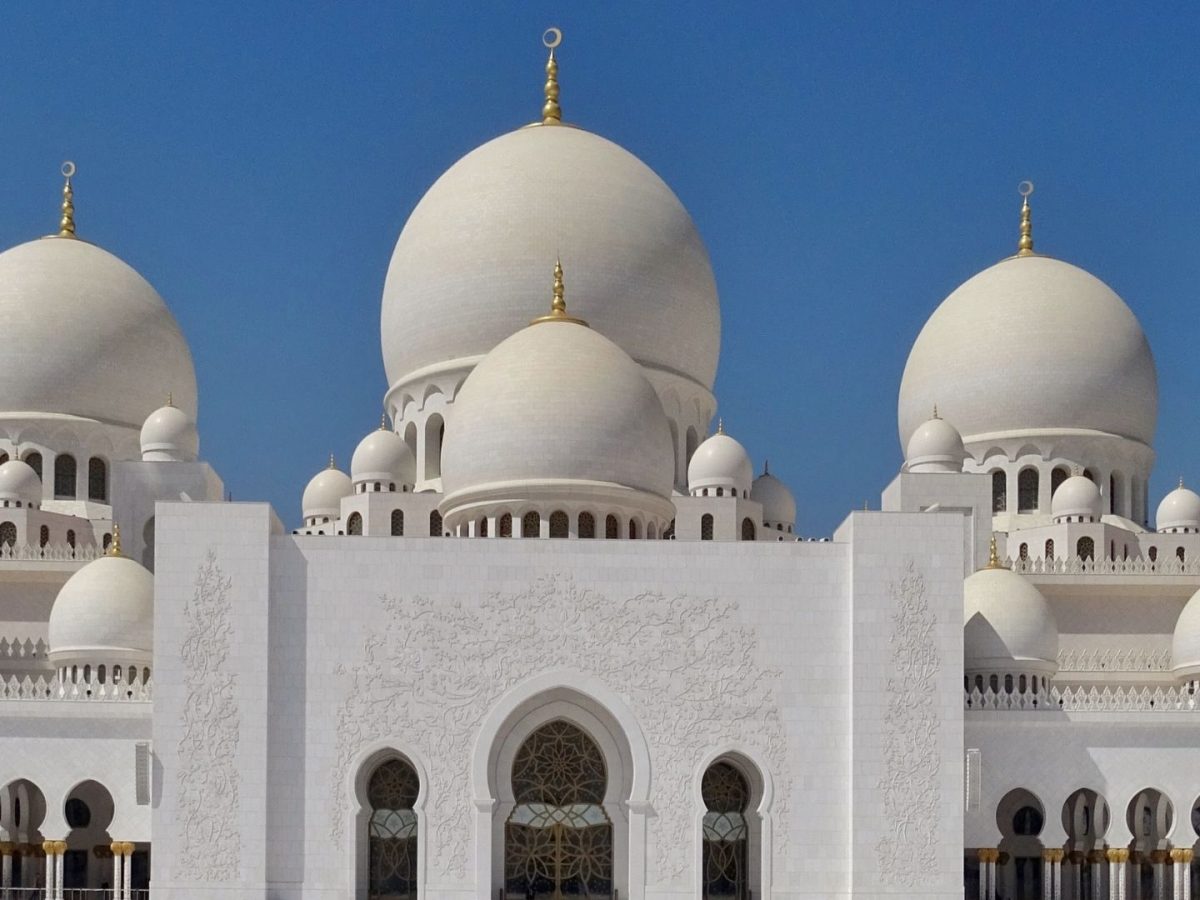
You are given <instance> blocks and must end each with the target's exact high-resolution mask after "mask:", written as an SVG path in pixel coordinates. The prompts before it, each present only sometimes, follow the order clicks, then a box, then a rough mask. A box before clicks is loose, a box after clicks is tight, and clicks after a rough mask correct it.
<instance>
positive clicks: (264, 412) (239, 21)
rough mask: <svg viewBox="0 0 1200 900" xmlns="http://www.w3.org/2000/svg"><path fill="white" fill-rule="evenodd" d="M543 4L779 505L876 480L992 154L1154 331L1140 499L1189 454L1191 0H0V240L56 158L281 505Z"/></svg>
mask: <svg viewBox="0 0 1200 900" xmlns="http://www.w3.org/2000/svg"><path fill="white" fill-rule="evenodd" d="M551 24H554V25H560V26H561V27H562V28H563V30H564V31H565V33H566V39H565V41H564V44H563V47H562V51H561V57H560V58H561V65H562V69H561V81H562V90H563V94H562V102H563V108H564V111H565V115H566V118H567V119H569V120H570V121H572V122H573V123H576V124H578V125H581V126H583V127H585V128H588V129H590V130H593V131H596V132H598V133H600V134H602V135H605V136H607V137H609V138H611V139H613V140H615V141H617V142H618V143H620V144H623V145H624V146H625V147H627V148H629V149H630V150H631V151H633V152H634V153H636V154H637V155H638V156H640V157H641V158H642V159H643V160H645V161H646V162H647V163H648V164H649V165H650V166H651V167H652V168H654V169H655V170H656V171H658V172H659V174H661V175H662V177H663V178H664V179H665V180H666V181H667V182H668V183H669V184H670V185H671V186H672V187H673V188H674V190H675V192H676V193H677V194H678V195H679V196H680V198H681V199H682V200H683V202H684V204H685V205H686V206H687V207H688V208H689V209H690V211H691V213H692V215H693V217H694V218H695V219H696V222H697V224H698V225H699V228H700V231H701V233H702V234H703V235H704V238H705V240H706V241H707V244H708V249H709V252H710V254H711V256H712V260H713V265H714V268H715V271H716V276H717V283H718V286H719V288H720V292H721V305H722V319H723V327H724V340H723V345H722V353H721V365H720V370H719V375H718V381H717V388H716V393H717V396H718V399H719V402H720V411H721V414H722V415H723V416H724V418H725V422H726V425H727V427H728V429H729V430H730V431H731V432H732V433H733V434H734V435H736V436H737V437H738V438H739V439H740V440H742V441H743V443H745V444H746V446H747V448H749V450H750V452H751V454H752V455H753V456H754V458H755V460H756V464H757V465H759V466H761V463H762V459H763V458H764V457H767V458H769V459H770V460H771V466H772V470H773V471H774V472H776V473H778V474H779V475H780V476H781V477H783V478H784V479H785V480H787V481H788V482H790V484H791V485H792V487H793V489H794V490H795V492H796V495H797V499H798V502H799V505H800V519H801V522H800V530H801V531H802V532H804V533H806V534H815V535H820V534H827V533H829V532H830V531H831V530H832V529H833V527H835V526H836V524H837V523H838V522H839V521H840V520H841V518H842V517H843V515H844V514H845V513H846V511H847V510H848V509H850V508H852V507H861V506H862V504H863V501H864V500H865V499H867V498H870V499H871V503H872V505H873V506H875V505H877V504H878V495H879V491H880V489H881V488H882V487H883V486H884V485H885V484H886V483H887V482H888V481H889V480H890V478H891V477H892V475H893V474H894V472H895V471H896V469H897V467H898V466H899V464H900V461H901V456H900V448H899V444H898V439H897V437H896V392H897V388H898V385H899V380H900V374H901V372H902V370H903V367H904V361H905V358H906V356H907V353H908V349H909V347H910V345H911V343H912V341H913V339H914V338H915V337H916V334H917V332H918V331H919V330H920V328H921V326H922V324H923V323H924V321H925V319H926V318H927V316H928V315H929V313H930V312H932V310H933V309H934V307H935V306H936V305H937V304H938V303H939V302H940V301H941V299H942V298H943V297H945V296H946V294H948V293H949V292H950V291H951V290H952V289H953V288H954V287H955V286H956V285H958V284H959V283H960V282H962V281H963V280H965V279H966V278H967V277H969V276H970V275H972V274H973V273H975V272H976V271H978V270H980V269H982V268H984V267H986V266H988V265H990V264H991V263H992V262H994V261H996V260H998V259H999V258H1000V257H1002V256H1005V255H1008V254H1010V253H1011V252H1013V249H1014V247H1015V241H1016V237H1017V211H1018V205H1019V202H1018V201H1019V198H1018V197H1017V195H1016V193H1015V188H1016V184H1017V182H1018V181H1020V180H1021V179H1023V178H1030V179H1032V180H1034V181H1035V182H1036V183H1037V186H1038V190H1037V194H1036V197H1035V224H1036V239H1037V246H1038V249H1039V250H1043V251H1045V252H1048V253H1052V254H1053V255H1056V256H1059V257H1061V258H1064V259H1067V260H1069V261H1071V262H1074V263H1076V264H1078V265H1081V266H1083V267H1084V268H1087V269H1089V270H1090V271H1092V272H1094V273H1095V274H1096V275H1098V276H1099V277H1100V278H1102V279H1104V280H1105V281H1106V282H1108V283H1109V284H1110V285H1111V286H1112V287H1113V288H1114V289H1115V290H1116V291H1117V292H1118V293H1119V294H1121V295H1122V296H1123V297H1124V298H1125V299H1126V301H1127V302H1128V303H1129V304H1130V306H1132V308H1133V309H1134V311H1135V312H1136V313H1137V315H1138V316H1139V318H1140V319H1141V322H1142V324H1143V326H1144V328H1145V329H1146V332H1147V334H1148V336H1149V339H1150V342H1151V345H1152V346H1153V348H1154V353H1155V356H1156V358H1157V362H1158V371H1159V381H1160V415H1159V428H1158V439H1157V449H1158V454H1159V461H1158V465H1157V467H1156V474H1155V478H1154V480H1153V482H1152V494H1153V497H1154V502H1155V503H1157V498H1158V497H1159V496H1161V494H1162V493H1163V492H1164V491H1165V490H1167V489H1168V488H1169V487H1170V486H1171V484H1172V483H1173V482H1174V480H1175V479H1176V478H1177V477H1178V476H1179V475H1180V474H1183V475H1185V476H1186V477H1188V478H1189V479H1190V480H1191V481H1192V482H1193V483H1197V484H1200V452H1198V450H1200V441H1198V440H1197V438H1198V437H1200V424H1198V418H1197V398H1198V397H1200V368H1198V367H1197V365H1196V352H1195V347H1196V346H1197V337H1198V336H1200V320H1198V318H1197V305H1198V304H1197V296H1196V294H1197V284H1198V283H1200V253H1198V252H1197V251H1198V249H1200V203H1198V202H1197V201H1198V200H1200V140H1198V138H1200V117H1198V116H1197V110H1198V109H1200V102H1198V101H1200V71H1198V70H1200V54H1197V52H1196V47H1197V46H1198V45H1200V27H1198V25H1200V13H1198V12H1197V8H1196V7H1195V6H1194V5H1187V4H1180V5H1176V6H1168V5H1163V4H1154V5H1153V6H1151V5H1150V4H1146V5H1135V4H1121V5H1117V4H1107V3H1054V4H1037V5H1034V4H1021V5H1014V4H964V3H958V2H954V3H949V2H948V3H904V4H901V3H891V4H889V3H882V2H878V3H862V4H848V3H834V4H828V3H823V4H812V5H807V6H800V5H798V4H793V3H778V4H774V3H757V4H753V5H749V4H732V3H725V4H716V3H696V2H694V0H693V2H691V3H678V4H668V3H660V4H654V5H650V4H643V3H636V4H635V3H614V2H604V3H599V2H596V3H591V2H589V3H585V2H573V3H547V2H536V0H530V2H520V3H516V2H512V3H495V2H492V3H478V4H472V5H460V4H452V3H447V2H436V3H435V2H429V3H424V2H422V3H401V2H390V3H383V2H374V3H371V2H356V3H334V2H322V3H316V2H297V0H286V2H284V0H272V2H264V0H255V2H253V3H247V2H238V3H225V2H221V3H218V2H203V3H201V2H187V3H184V2H172V3H158V4H151V3H127V4H116V3H107V4H81V3H77V2H73V3H57V2H38V3H5V4H3V6H2V7H0V85H3V87H0V135H2V136H3V140H2V142H0V246H3V247H7V246H11V245H13V244H16V243H19V242H22V241H25V240H28V239H30V238H33V237H35V236H37V235H40V234H44V233H47V232H48V231H49V230H51V228H52V227H53V225H54V224H55V222H56V220H57V204H58V190H59V178H58V175H57V171H58V166H59V163H60V162H61V161H62V160H63V159H66V158H70V159H74V160H75V161H76V162H77V163H78V165H79V176H78V177H77V179H76V206H77V210H78V221H79V228H80V234H81V235H82V236H84V237H87V238H88V239H90V240H93V241H95V242H96V243H99V244H100V245H102V246H104V247H106V248H107V249H109V250H111V251H113V252H115V253H116V254H117V255H119V256H121V257H122V258H124V259H125V260H126V261H128V262H129V263H130V264H131V265H133V266H134V267H135V268H137V269H138V270H139V271H141V272H142V273H143V274H144V275H145V276H146V277H147V278H148V279H149V280H150V281H151V283H153V284H154V285H155V287H157V288H158V290H159V292H160V293H161V294H162V295H163V296H164V297H165V298H166V299H167V301H168V303H169V304H170V305H171V308H172V309H173V311H174V313H175V315H176V317H177V318H178V319H179V321H180V323H181V324H182V327H183V330H184V333H185V334H186V336H187V338H188V340H189V342H190V344H191V347H192V352H193V354H194V357H195V362H196V369H197V373H198V376H199V381H200V410H201V411H200V429H201V449H202V453H203V455H204V456H205V457H206V458H207V459H209V460H210V461H211V462H212V463H213V464H214V466H215V467H216V468H217V470H218V471H219V472H220V473H221V474H222V476H223V477H224V478H225V481H226V484H227V485H228V487H229V488H230V490H231V491H232V492H233V495H234V497H235V499H267V500H270V501H271V502H272V503H274V504H275V505H276V507H277V509H278V510H279V511H280V514H281V515H282V516H283V517H284V519H285V521H286V522H287V523H288V524H290V525H294V524H296V522H297V520H298V518H299V496H300V492H301V490H302V489H303V487H304V484H305V482H306V481H307V479H308V478H309V476H310V475H311V474H312V473H313V472H314V471H315V470H316V469H318V468H320V467H321V466H322V464H323V463H324V461H325V459H326V457H327V455H328V453H329V452H330V451H333V452H334V453H336V455H337V457H338V459H339V461H341V462H342V463H343V464H347V463H348V461H349V456H350V453H351V451H352V450H353V448H354V445H355V444H356V443H357V441H358V439H359V438H360V437H361V436H362V434H363V433H365V432H366V431H368V430H370V429H371V428H373V427H375V426H376V425H377V423H378V418H379V412H378V411H379V408H380V403H381V398H382V396H383V392H384V389H385V387H386V385H385V383H384V375H383V367H382V363H381V361H380V353H379V338H378V320H379V298H380V292H381V289H382V285H383V278H384V273H385V271H386V267H387V263H388V259H389V258H390V255H391V250H392V246H393V244H394V242H395V240H396V237H397V235H398V234H399V232H400V229H401V227H402V226H403V224H404V221H405V219H406V217H407V216H408V214H409V212H411V210H412V209H413V207H414V205H415V204H416V203H417V201H418V200H419V199H420V198H421V195H422V194H423V192H424V191H425V189H426V188H427V187H428V186H429V185H430V184H431V183H432V182H433V180H434V179H435V178H436V177H437V176H438V175H439V174H440V173H441V172H442V171H443V170H445V169H446V168H447V167H449V166H450V165H451V164H452V163H453V162H454V161H455V160H456V159H458V158H459V157H460V156H461V155H463V154H464V153H466V152H467V151H469V150H470V149H472V148H473V147H475V146H476V145H478V144H480V143H482V142H484V141H486V140H488V139H489V138H491V137H493V136H495V135H497V134H500V133H502V132H504V131H507V130H510V129H512V128H515V127H517V126H519V125H521V124H523V123H525V122H528V121H530V120H531V119H532V118H534V117H535V115H536V113H537V111H538V109H539V107H540V103H541V83H542V68H541V67H542V63H543V50H542V48H541V45H540V43H539V37H540V35H541V32H542V30H543V28H544V27H546V26H547V25H551ZM1014 327H1017V325H1016V324H1015V323H1014ZM1081 327H1085V325H1084V323H1081ZM0 340H3V336H2V335H0ZM1046 389H1047V390H1052V389H1053V385H1046Z"/></svg>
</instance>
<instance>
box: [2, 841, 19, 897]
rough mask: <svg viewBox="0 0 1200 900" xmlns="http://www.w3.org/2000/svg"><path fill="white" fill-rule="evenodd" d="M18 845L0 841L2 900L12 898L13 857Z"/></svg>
mask: <svg viewBox="0 0 1200 900" xmlns="http://www.w3.org/2000/svg"><path fill="white" fill-rule="evenodd" d="M15 849H16V845H15V844H12V843H10V842H8V841H0V900H11V898H12V890H11V888H12V886H13V883H12V855H13V851H14V850H15Z"/></svg>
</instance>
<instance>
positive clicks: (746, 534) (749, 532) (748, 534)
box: [742, 516, 756, 541]
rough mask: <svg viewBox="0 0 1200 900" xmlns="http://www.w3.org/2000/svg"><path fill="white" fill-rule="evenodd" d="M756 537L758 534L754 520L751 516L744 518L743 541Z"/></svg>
mask: <svg viewBox="0 0 1200 900" xmlns="http://www.w3.org/2000/svg"><path fill="white" fill-rule="evenodd" d="M755 537H756V534H755V528H754V522H753V521H752V520H751V519H750V517H749V516H747V517H746V518H744V519H742V540H743V541H752V540H754V539H755Z"/></svg>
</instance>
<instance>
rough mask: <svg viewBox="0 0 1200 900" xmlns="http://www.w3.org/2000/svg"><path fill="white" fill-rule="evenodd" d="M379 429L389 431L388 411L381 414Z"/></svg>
mask: <svg viewBox="0 0 1200 900" xmlns="http://www.w3.org/2000/svg"><path fill="white" fill-rule="evenodd" d="M379 430H380V431H387V413H386V412H384V413H380V414H379Z"/></svg>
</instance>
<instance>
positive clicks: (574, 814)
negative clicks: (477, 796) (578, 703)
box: [502, 720, 613, 900]
mask: <svg viewBox="0 0 1200 900" xmlns="http://www.w3.org/2000/svg"><path fill="white" fill-rule="evenodd" d="M607 787H608V773H607V770H606V768H605V765H604V756H603V755H602V754H601V753H600V748H599V747H597V746H596V744H595V742H593V741H592V739H591V738H590V737H588V735H587V734H585V733H584V732H583V730H582V729H580V728H579V727H578V726H576V725H574V724H572V723H571V722H567V721H563V720H556V721H553V722H548V723H547V724H545V725H543V726H542V727H541V728H539V729H537V731H535V732H533V734H531V735H530V736H529V737H528V738H526V739H525V743H523V744H522V745H521V749H520V750H518V751H517V755H516V757H515V758H514V759H513V766H512V794H513V802H514V806H513V810H512V813H510V814H509V817H508V820H507V821H506V822H505V823H504V891H503V892H502V893H503V894H504V896H505V897H513V898H537V900H542V898H551V897H554V898H564V897H571V898H578V900H599V898H608V897H611V896H613V829H612V822H611V821H610V820H609V817H608V813H607V812H606V811H605V809H604V805H603V804H604V794H605V791H606V789H607Z"/></svg>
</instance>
